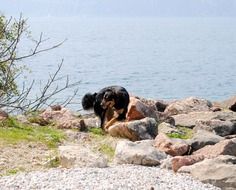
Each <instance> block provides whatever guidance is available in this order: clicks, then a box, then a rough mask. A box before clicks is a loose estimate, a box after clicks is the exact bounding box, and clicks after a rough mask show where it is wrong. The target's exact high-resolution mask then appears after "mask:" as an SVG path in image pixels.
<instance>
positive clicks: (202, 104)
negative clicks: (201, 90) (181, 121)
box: [165, 97, 212, 115]
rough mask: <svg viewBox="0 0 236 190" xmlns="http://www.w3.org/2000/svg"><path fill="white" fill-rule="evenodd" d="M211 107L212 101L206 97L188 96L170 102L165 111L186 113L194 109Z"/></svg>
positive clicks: (203, 109) (200, 109)
mask: <svg viewBox="0 0 236 190" xmlns="http://www.w3.org/2000/svg"><path fill="white" fill-rule="evenodd" d="M211 107H212V103H211V102H210V101H208V100H206V99H202V98H196V97H189V98H186V99H183V100H178V101H175V102H174V103H171V104H170V105H169V106H168V107H167V108H166V109H165V113H168V115H177V114H183V113H185V114H186V113H190V112H196V111H209V110H210V108H211Z"/></svg>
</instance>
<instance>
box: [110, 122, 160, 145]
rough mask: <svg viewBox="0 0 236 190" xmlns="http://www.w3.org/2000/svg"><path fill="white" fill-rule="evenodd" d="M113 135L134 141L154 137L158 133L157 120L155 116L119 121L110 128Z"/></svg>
mask: <svg viewBox="0 0 236 190" xmlns="http://www.w3.org/2000/svg"><path fill="white" fill-rule="evenodd" d="M108 133H109V134H110V135H111V136H113V137H123V138H128V139H129V140H132V141H137V140H144V139H153V138H155V137H156V135H157V122H156V120H155V119H153V118H148V117H147V118H144V119H141V120H135V121H129V122H118V123H116V124H114V125H112V126H111V127H109V129H108Z"/></svg>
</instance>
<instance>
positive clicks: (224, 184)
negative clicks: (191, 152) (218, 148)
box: [187, 155, 236, 190]
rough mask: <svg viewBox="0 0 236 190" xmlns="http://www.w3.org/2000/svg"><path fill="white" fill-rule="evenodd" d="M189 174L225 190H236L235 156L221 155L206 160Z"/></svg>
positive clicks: (194, 167) (190, 170)
mask: <svg viewBox="0 0 236 190" xmlns="http://www.w3.org/2000/svg"><path fill="white" fill-rule="evenodd" d="M187 168H188V167H187ZM189 172H190V174H191V175H192V176H193V177H194V178H196V179H198V180H200V181H202V182H204V183H210V184H212V185H215V186H217V187H220V188H221V189H223V190H233V189H236V175H235V174H236V157H235V156H228V155H221V156H218V157H216V158H213V159H205V160H204V161H202V162H199V163H196V164H194V165H193V166H192V167H190V168H189Z"/></svg>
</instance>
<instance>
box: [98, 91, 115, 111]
mask: <svg viewBox="0 0 236 190" xmlns="http://www.w3.org/2000/svg"><path fill="white" fill-rule="evenodd" d="M114 105H115V93H114V92H112V91H107V92H105V94H104V96H103V98H102V102H101V106H102V108H103V109H107V108H108V107H113V106H114Z"/></svg>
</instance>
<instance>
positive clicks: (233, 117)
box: [172, 111, 236, 128]
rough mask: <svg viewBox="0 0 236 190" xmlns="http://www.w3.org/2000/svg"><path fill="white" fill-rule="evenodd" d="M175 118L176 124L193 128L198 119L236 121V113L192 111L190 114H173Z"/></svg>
mask: <svg viewBox="0 0 236 190" xmlns="http://www.w3.org/2000/svg"><path fill="white" fill-rule="evenodd" d="M172 117H173V118H174V120H175V125H176V126H177V125H180V126H184V127H189V128H193V127H195V123H196V121H198V120H203V121H209V120H212V119H218V120H222V121H231V122H233V123H236V113H235V112H232V111H221V112H191V113H188V114H179V115H174V116H172Z"/></svg>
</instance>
